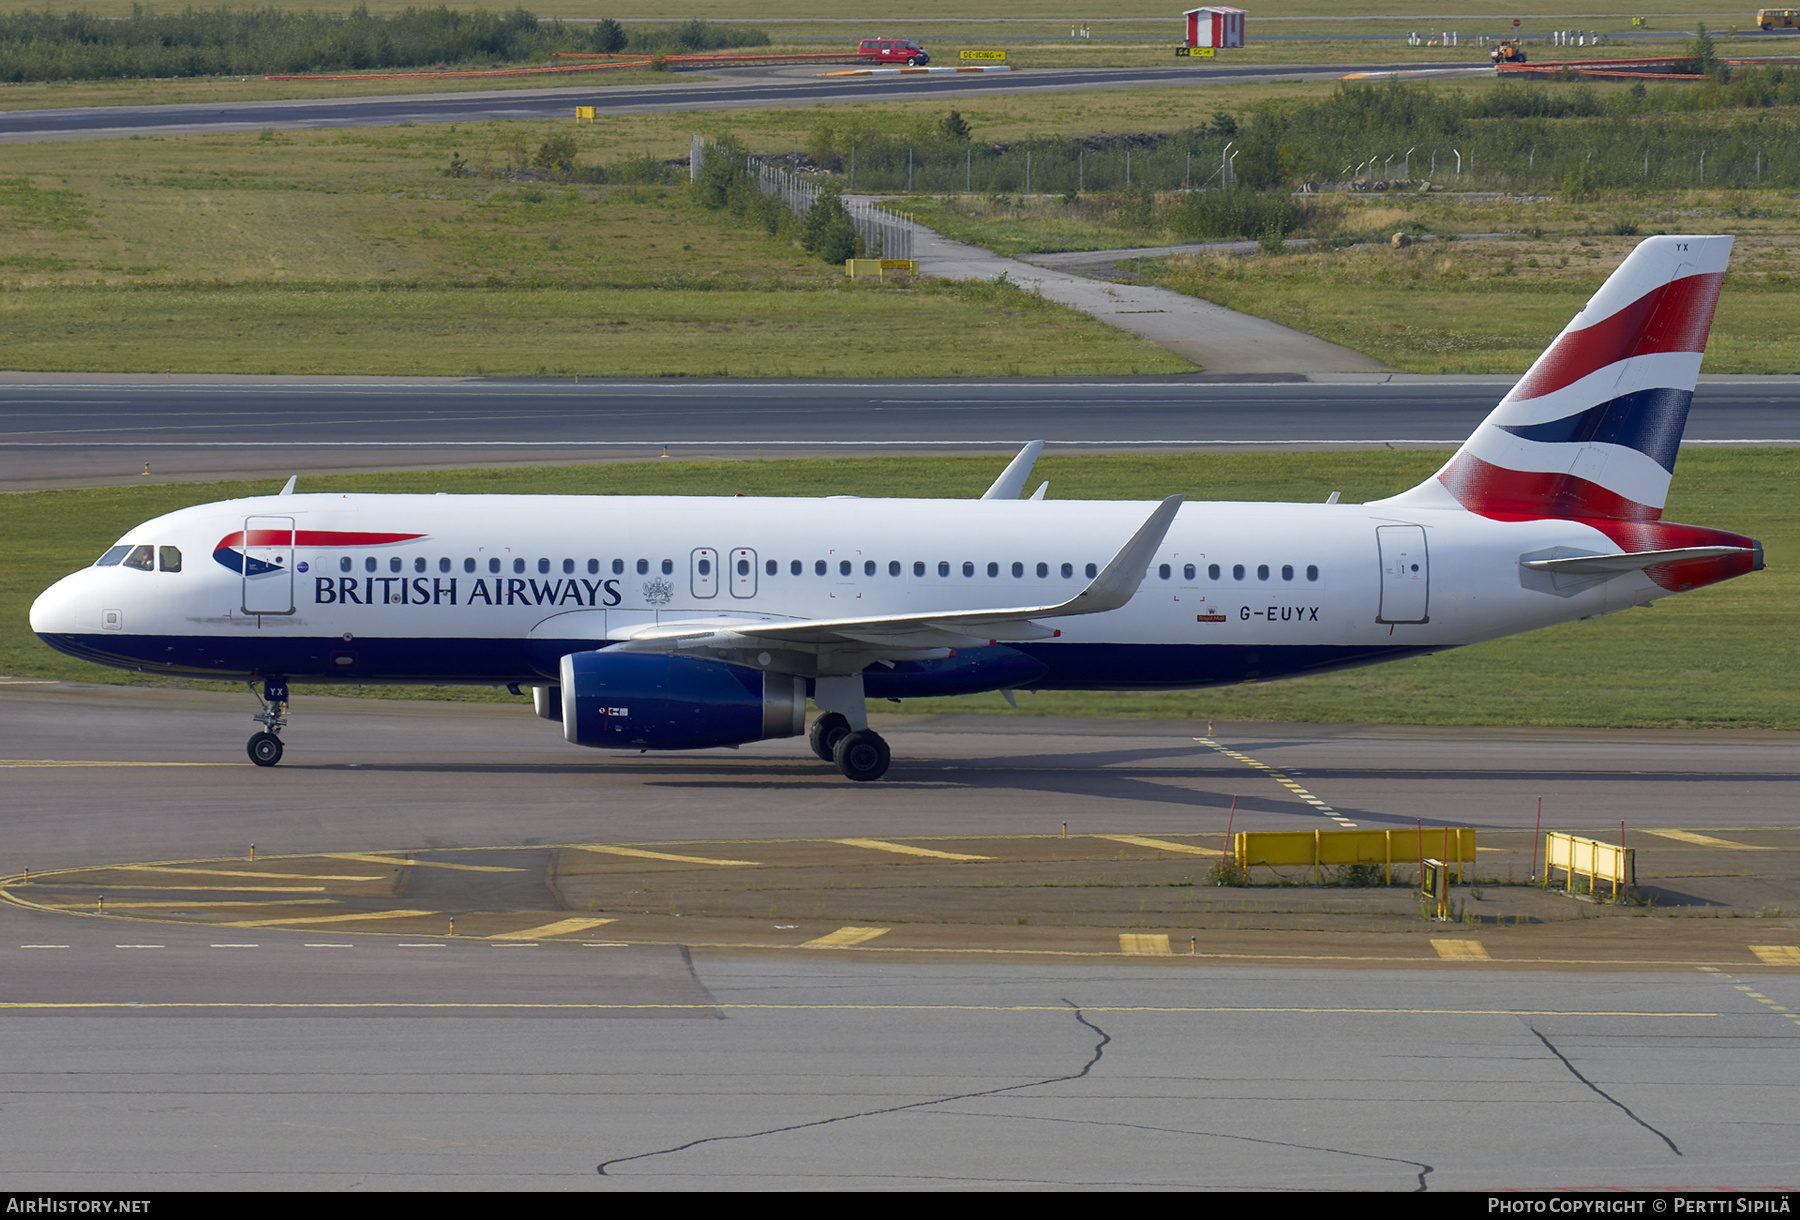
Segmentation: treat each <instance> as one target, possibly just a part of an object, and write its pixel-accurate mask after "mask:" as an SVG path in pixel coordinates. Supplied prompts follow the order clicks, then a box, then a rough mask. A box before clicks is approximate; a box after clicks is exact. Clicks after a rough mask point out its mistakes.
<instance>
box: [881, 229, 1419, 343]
mask: <svg viewBox="0 0 1800 1220" xmlns="http://www.w3.org/2000/svg"><path fill="white" fill-rule="evenodd" d="M913 253H914V255H915V256H916V257H917V258H918V260H919V272H920V274H922V275H941V276H945V277H946V278H949V279H957V280H991V279H995V278H997V277H999V276H1001V275H1005V276H1006V277H1007V278H1008V279H1010V280H1011V281H1012V282H1013V283H1015V284H1018V285H1020V286H1021V287H1024V288H1027V289H1035V290H1036V291H1038V292H1041V293H1043V294H1044V295H1045V296H1046V297H1049V298H1050V299H1051V300H1053V301H1059V302H1061V303H1062V304H1064V305H1071V306H1073V307H1074V308H1076V309H1079V310H1081V311H1082V312H1083V313H1087V314H1092V315H1093V316H1094V317H1096V318H1098V319H1100V321H1102V322H1105V323H1107V324H1108V325H1109V326H1116V327H1118V328H1119V329H1120V330H1126V331H1130V332H1131V333H1132V334H1134V335H1141V336H1143V337H1144V338H1146V339H1148V340H1150V342H1152V343H1155V344H1157V345H1158V346H1160V347H1165V348H1167V349H1168V350H1170V351H1172V352H1174V353H1175V354H1176V355H1178V356H1185V357H1187V358H1188V359H1189V360H1192V361H1193V362H1194V363H1195V364H1198V365H1199V366H1200V367H1201V368H1202V369H1204V370H1205V371H1206V372H1208V373H1234V374H1256V373H1303V374H1313V373H1391V372H1393V371H1394V370H1393V369H1391V368H1389V367H1388V366H1387V365H1385V364H1383V363H1381V361H1379V360H1376V359H1375V358H1374V357H1372V356H1365V355H1363V354H1362V353H1361V352H1357V351H1352V350H1350V349H1349V348H1347V347H1340V346H1338V345H1337V344H1335V343H1327V342H1326V341H1325V340H1323V339H1318V338H1315V337H1313V336H1312V335H1307V334H1302V333H1301V332H1299V331H1297V330H1290V329H1289V328H1288V327H1285V326H1281V325H1278V324H1277V323H1274V322H1266V321H1264V320H1263V319H1261V318H1252V317H1250V316H1249V315H1247V314H1241V313H1234V312H1233V311H1231V310H1229V309H1226V308H1224V307H1223V306H1221V305H1214V304H1213V303H1212V302H1210V301H1202V300H1200V299H1199V298H1198V297H1190V296H1184V295H1182V294H1181V293H1179V292H1171V291H1169V290H1168V289H1166V288H1152V287H1148V286H1145V285H1140V284H1115V283H1109V282H1106V281H1102V280H1093V279H1088V278H1086V277H1085V276H1080V275H1075V274H1072V273H1070V272H1067V271H1060V270H1056V269H1054V268H1050V267H1039V266H1033V265H1032V264H1031V263H1026V262H1021V261H1019V260H1018V259H1013V258H1002V257H1001V256H1000V255H998V254H994V253H992V252H991V251H988V250H983V249H981V248H980V247H979V246H969V245H964V244H963V243H962V242H958V241H951V240H950V239H949V238H948V237H945V236H943V235H942V234H941V233H937V232H934V231H933V230H931V229H927V228H925V227H924V226H923V225H919V226H917V230H916V232H915V233H914V236H913Z"/></svg>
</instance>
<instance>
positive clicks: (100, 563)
mask: <svg viewBox="0 0 1800 1220" xmlns="http://www.w3.org/2000/svg"><path fill="white" fill-rule="evenodd" d="M130 553H131V548H130V547H129V546H126V545H120V546H111V547H107V548H106V554H104V555H102V556H100V558H98V559H96V560H94V566H95V567H96V568H116V567H118V566H119V561H120V560H121V559H123V558H125V556H126V555H128V554H130Z"/></svg>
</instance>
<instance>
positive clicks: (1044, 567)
mask: <svg viewBox="0 0 1800 1220" xmlns="http://www.w3.org/2000/svg"><path fill="white" fill-rule="evenodd" d="M1037 573H1038V579H1039V580H1042V579H1044V577H1046V576H1048V575H1050V565H1049V564H1047V563H1040V564H1038V567H1037Z"/></svg>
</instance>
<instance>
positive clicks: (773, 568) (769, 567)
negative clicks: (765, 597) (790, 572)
mask: <svg viewBox="0 0 1800 1220" xmlns="http://www.w3.org/2000/svg"><path fill="white" fill-rule="evenodd" d="M763 571H765V572H767V573H768V574H769V575H770V576H773V575H775V573H777V572H779V571H781V565H780V564H778V563H776V562H775V561H774V560H773V559H771V560H769V561H768V562H767V563H765V564H763Z"/></svg>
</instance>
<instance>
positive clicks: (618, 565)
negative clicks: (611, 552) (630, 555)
mask: <svg viewBox="0 0 1800 1220" xmlns="http://www.w3.org/2000/svg"><path fill="white" fill-rule="evenodd" d="M612 568H613V575H614V576H623V575H625V561H624V560H623V559H615V560H613V564H612Z"/></svg>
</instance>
